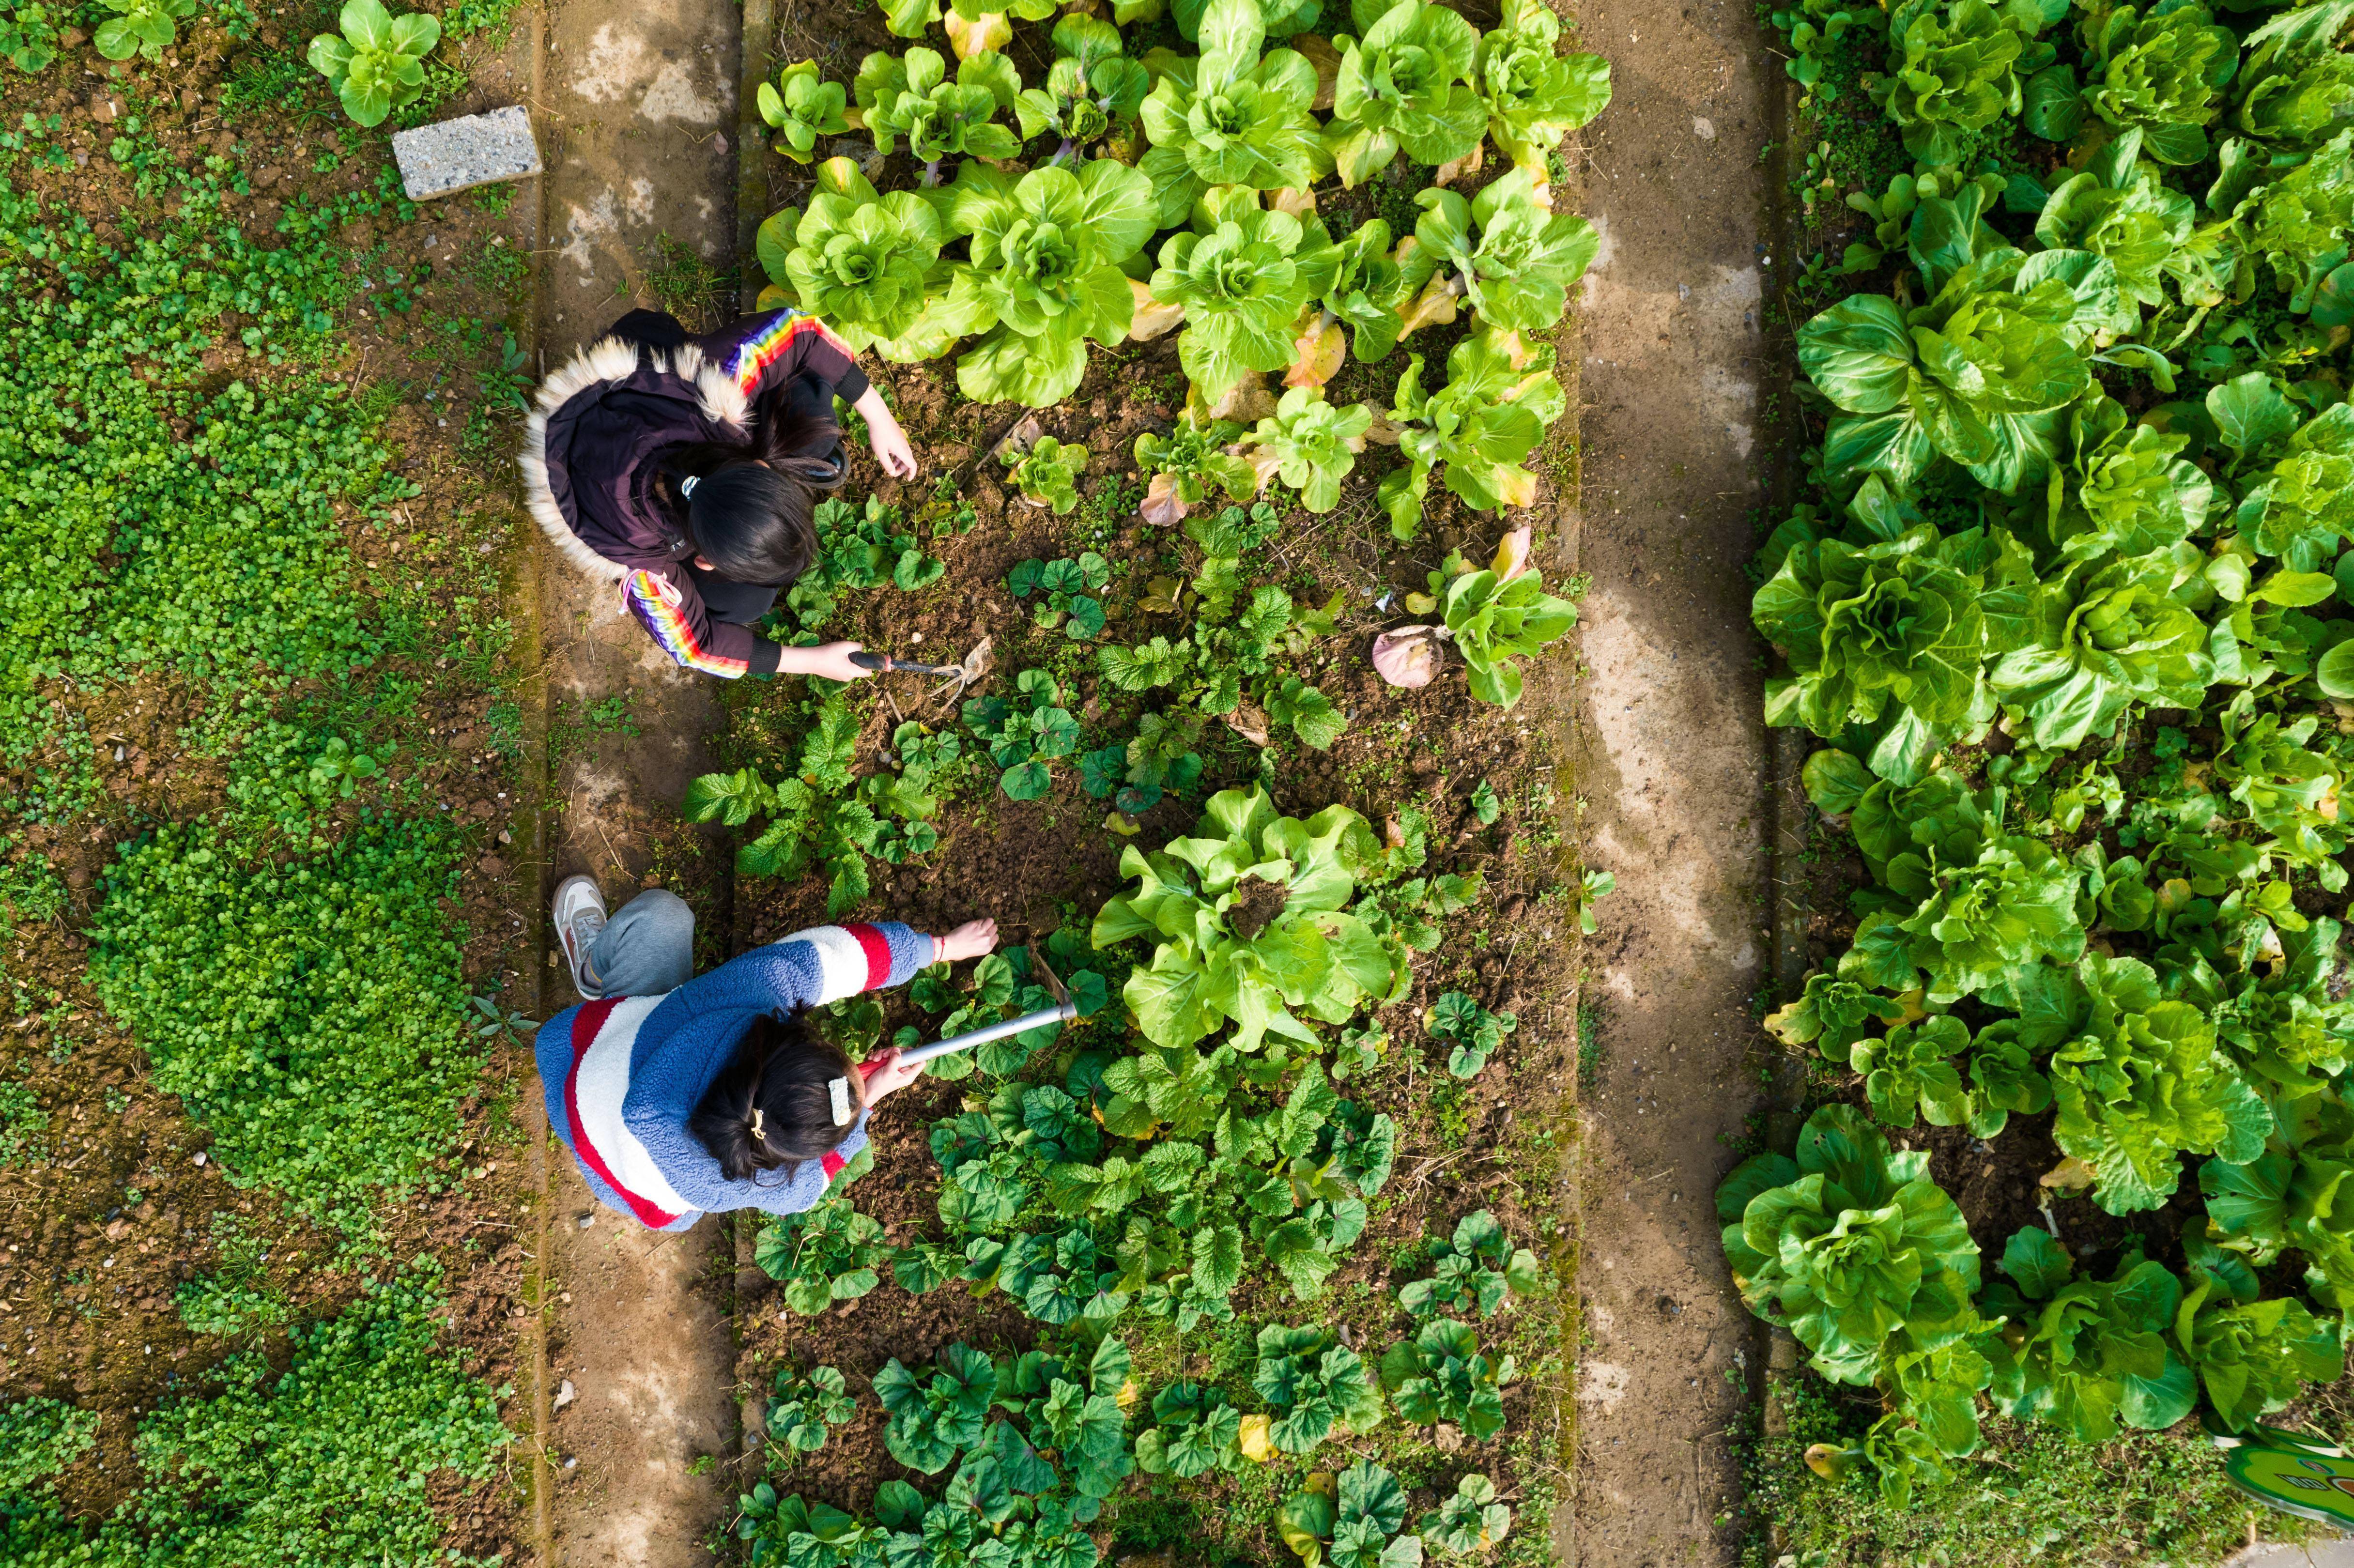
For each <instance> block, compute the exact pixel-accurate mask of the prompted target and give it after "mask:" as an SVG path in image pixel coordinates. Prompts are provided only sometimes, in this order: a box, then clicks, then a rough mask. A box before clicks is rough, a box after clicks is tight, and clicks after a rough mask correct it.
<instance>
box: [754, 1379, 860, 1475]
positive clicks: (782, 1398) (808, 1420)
mask: <svg viewBox="0 0 2354 1568" xmlns="http://www.w3.org/2000/svg"><path fill="white" fill-rule="evenodd" d="M772 1393H773V1394H774V1397H773V1398H771V1399H770V1400H769V1417H768V1423H769V1436H770V1438H771V1439H772V1441H773V1440H776V1439H781V1440H782V1442H783V1444H784V1446H785V1449H786V1451H787V1452H789V1453H793V1454H814V1453H816V1452H817V1451H818V1450H819V1449H821V1448H822V1447H824V1446H825V1440H826V1437H827V1436H829V1433H828V1430H827V1429H828V1428H829V1427H834V1426H841V1425H845V1424H847V1423H848V1422H850V1421H851V1420H852V1419H854V1417H855V1416H856V1415H857V1414H858V1402H857V1401H856V1400H855V1399H853V1398H852V1397H851V1396H850V1385H849V1384H848V1383H844V1382H843V1377H842V1373H841V1372H837V1371H836V1370H835V1369H833V1368H832V1367H828V1366H816V1367H811V1368H810V1370H809V1371H808V1372H795V1371H793V1369H792V1368H790V1367H780V1368H779V1369H778V1371H777V1378H776V1383H775V1386H774V1389H773V1390H772ZM775 1452H776V1450H775V1449H774V1448H773V1447H772V1448H771V1450H770V1454H771V1457H770V1459H769V1464H770V1465H771V1467H773V1466H774V1465H775V1464H776V1463H777V1461H776V1459H775V1457H773V1456H774V1454H775Z"/></svg>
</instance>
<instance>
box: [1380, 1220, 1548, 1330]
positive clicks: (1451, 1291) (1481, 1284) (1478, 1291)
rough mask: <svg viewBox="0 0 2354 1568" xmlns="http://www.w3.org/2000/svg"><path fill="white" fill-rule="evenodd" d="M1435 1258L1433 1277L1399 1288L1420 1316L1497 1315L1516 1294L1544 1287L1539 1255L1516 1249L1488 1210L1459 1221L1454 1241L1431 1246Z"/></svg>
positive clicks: (1400, 1300)
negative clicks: (1476, 1313) (1538, 1265)
mask: <svg viewBox="0 0 2354 1568" xmlns="http://www.w3.org/2000/svg"><path fill="white" fill-rule="evenodd" d="M1431 1262H1432V1265H1433V1266H1432V1269H1431V1273H1430V1277H1429V1278H1427V1279H1417V1280H1414V1281H1413V1282H1411V1283H1410V1284H1408V1285H1407V1286H1406V1287H1405V1288H1404V1289H1402V1290H1400V1291H1399V1292H1398V1305H1399V1306H1401V1307H1404V1308H1405V1309H1406V1310H1407V1311H1408V1312H1411V1313H1412V1314H1414V1316H1416V1318H1435V1317H1438V1316H1440V1315H1442V1314H1445V1315H1448V1316H1455V1317H1469V1316H1470V1315H1471V1313H1473V1312H1474V1311H1476V1312H1478V1313H1479V1316H1480V1317H1482V1318H1492V1317H1494V1316H1495V1315H1496V1313H1497V1311H1498V1309H1499V1308H1501V1307H1502V1306H1503V1305H1504V1303H1505V1302H1506V1301H1507V1300H1509V1299H1511V1297H1512V1296H1513V1295H1515V1294H1518V1295H1522V1296H1528V1295H1532V1294H1533V1293H1535V1292H1536V1291H1537V1290H1540V1289H1542V1288H1543V1285H1544V1276H1543V1273H1541V1272H1540V1271H1539V1269H1538V1267H1537V1255H1536V1254H1535V1253H1533V1252H1532V1251H1530V1250H1529V1249H1528V1248H1527V1247H1514V1246H1513V1245H1512V1244H1511V1240H1510V1239H1509V1238H1508V1237H1506V1235H1505V1234H1504V1227H1503V1226H1502V1225H1500V1224H1497V1223H1496V1216H1495V1215H1493V1214H1491V1213H1489V1212H1488V1211H1487V1210H1485V1209H1478V1210H1474V1211H1473V1212H1472V1213H1468V1214H1466V1215H1464V1216H1463V1218H1462V1219H1461V1220H1459V1221H1458V1222H1457V1223H1456V1226H1455V1235H1454V1237H1453V1239H1452V1240H1450V1241H1448V1242H1446V1243H1442V1244H1440V1245H1437V1246H1436V1247H1434V1248H1432V1250H1431Z"/></svg>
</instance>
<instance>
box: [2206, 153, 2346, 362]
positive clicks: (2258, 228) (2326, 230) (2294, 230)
mask: <svg viewBox="0 0 2354 1568" xmlns="http://www.w3.org/2000/svg"><path fill="white" fill-rule="evenodd" d="M2233 224H2234V227H2235V228H2238V229H2240V230H2241V231H2242V232H2243V233H2244V234H2245V236H2246V245H2247V249H2248V250H2249V252H2250V253H2251V255H2252V257H2253V260H2260V261H2262V262H2263V263H2264V265H2265V266H2266V267H2268V268H2270V269H2271V270H2272V274H2273V279H2274V283H2275V285H2276V286H2277V287H2278V288H2279V290H2280V291H2281V292H2283V293H2285V294H2286V295H2287V296H2288V308H2289V309H2290V310H2291V311H2294V312H2297V313H2306V312H2311V313H2313V323H2314V324H2315V325H2316V326H2344V325H2346V324H2347V323H2349V321H2354V276H2349V273H2348V270H2347V267H2348V262H2347V254H2348V236H2349V233H2354V128H2349V129H2348V130H2345V131H2341V132H2338V134H2337V135H2336V136H2334V137H2332V138H2331V139H2330V141H2329V142H2328V143H2327V145H2326V146H2323V147H2321V148H2319V149H2317V151H2316V152H2315V153H2314V154H2313V155H2312V156H2311V157H2310V158H2307V159H2306V160H2305V162H2303V163H2302V164H2298V165H2297V166H2296V168H2293V169H2291V170H2289V172H2288V173H2287V174H2285V175H2282V176H2281V177H2280V178H2278V179H2276V180H2274V181H2273V182H2271V183H2270V184H2269V185H2264V186H2262V187H2261V188H2259V189H2258V190H2257V191H2256V193H2255V195H2254V196H2252V197H2250V198H2249V199H2248V201H2247V202H2245V203H2244V204H2243V205H2242V207H2240V209H2239V210H2238V212H2237V213H2236V214H2235V215H2234V217H2233Z"/></svg>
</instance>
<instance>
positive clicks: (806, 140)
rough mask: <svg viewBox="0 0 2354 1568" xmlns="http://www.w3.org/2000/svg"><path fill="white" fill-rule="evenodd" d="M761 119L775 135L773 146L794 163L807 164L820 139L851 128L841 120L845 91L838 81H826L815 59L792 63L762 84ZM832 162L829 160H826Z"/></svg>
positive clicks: (759, 101) (837, 134) (844, 103)
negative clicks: (773, 78)
mask: <svg viewBox="0 0 2354 1568" xmlns="http://www.w3.org/2000/svg"><path fill="white" fill-rule="evenodd" d="M757 102H758V108H759V111H760V118H761V119H763V120H765V121H767V122H769V126H770V128H772V129H773V130H774V131H775V132H777V134H776V136H775V137H774V138H773V139H772V144H773V145H774V146H775V148H776V149H777V151H778V152H779V153H781V154H784V155H785V156H786V157H788V158H790V159H791V160H792V161H793V162H795V163H797V164H806V163H808V162H809V161H810V154H811V153H812V152H813V151H815V150H816V147H817V139H818V138H819V137H821V136H839V135H841V134H842V133H843V132H845V131H847V130H849V129H850V122H849V121H848V120H846V119H844V118H843V110H844V109H845V108H847V107H848V106H849V102H850V99H849V94H848V92H847V91H846V90H844V89H843V85H842V83H840V82H838V81H828V80H826V79H825V78H824V75H823V74H822V71H821V70H820V69H819V67H818V63H817V61H815V60H794V61H791V62H790V63H789V64H788V65H786V66H785V68H784V69H781V70H779V72H778V73H777V79H776V80H775V81H773V82H769V81H763V82H762V83H761V84H760V91H759V94H758V100H757ZM828 161H829V162H831V161H832V160H828Z"/></svg>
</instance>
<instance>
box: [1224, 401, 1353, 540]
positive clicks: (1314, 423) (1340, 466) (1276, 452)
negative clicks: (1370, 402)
mask: <svg viewBox="0 0 2354 1568" xmlns="http://www.w3.org/2000/svg"><path fill="white" fill-rule="evenodd" d="M1369 429H1373V410H1372V409H1371V408H1367V407H1365V405H1363V403H1352V404H1350V405H1349V406H1348V407H1347V408H1334V407H1333V406H1332V405H1331V404H1330V403H1327V402H1326V401H1325V400H1324V395H1323V393H1321V392H1320V391H1317V390H1315V389H1314V388H1312V387H1292V388H1291V389H1290V390H1289V391H1288V392H1286V393H1285V394H1284V395H1283V398H1282V400H1281V401H1280V402H1278V403H1277V404H1276V406H1275V412H1274V413H1272V414H1270V415H1268V416H1267V418H1264V419H1261V420H1260V421H1259V422H1258V424H1257V428H1256V429H1253V430H1252V431H1251V433H1250V434H1249V435H1247V436H1246V437H1245V438H1243V444H1244V446H1245V447H1246V449H1248V450H1250V451H1251V452H1252V453H1253V454H1254V456H1253V457H1252V459H1251V461H1252V462H1253V465H1254V466H1255V467H1257V468H1259V469H1260V471H1262V472H1272V473H1274V474H1275V475H1276V476H1277V477H1278V478H1279V479H1281V480H1282V481H1283V482H1284V483H1286V484H1288V485H1289V486H1291V488H1292V489H1294V490H1296V491H1298V492H1299V503H1300V504H1301V505H1302V506H1304V507H1306V508H1307V509H1308V510H1309V511H1310V512H1330V511H1331V510H1332V508H1333V507H1335V506H1337V505H1339V504H1340V502H1341V481H1342V480H1344V479H1346V478H1348V477H1349V471H1350V470H1352V469H1353V468H1355V467H1356V466H1357V454H1358V453H1359V452H1361V451H1363V450H1365V432H1366V431H1367V430H1369Z"/></svg>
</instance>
